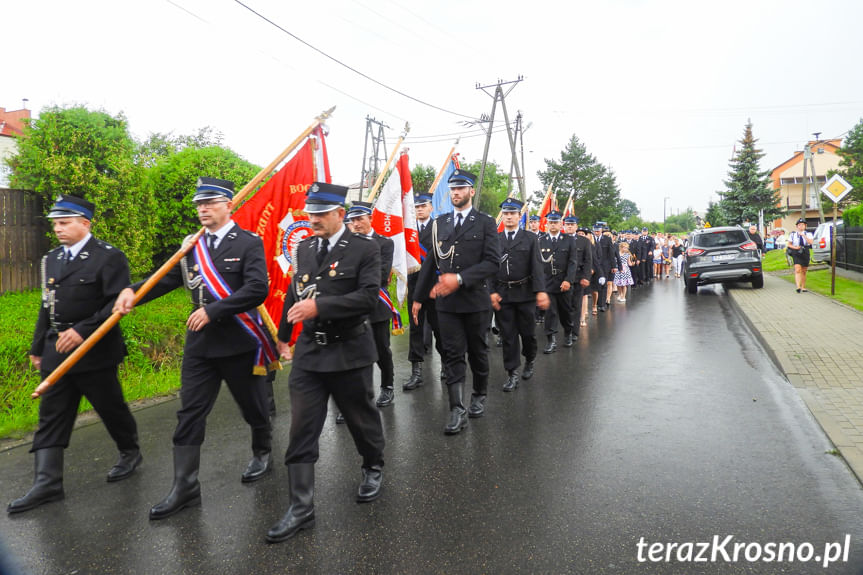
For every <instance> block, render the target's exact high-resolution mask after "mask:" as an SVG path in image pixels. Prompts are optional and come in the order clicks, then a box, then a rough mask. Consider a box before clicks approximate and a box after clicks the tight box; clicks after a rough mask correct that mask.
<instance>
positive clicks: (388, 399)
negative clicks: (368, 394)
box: [375, 387, 396, 407]
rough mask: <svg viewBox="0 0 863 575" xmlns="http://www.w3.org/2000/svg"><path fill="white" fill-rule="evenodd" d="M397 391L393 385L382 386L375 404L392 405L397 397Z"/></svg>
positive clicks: (381, 405)
mask: <svg viewBox="0 0 863 575" xmlns="http://www.w3.org/2000/svg"><path fill="white" fill-rule="evenodd" d="M395 396H396V394H395V391H393V388H391V387H382V388H381V394H380V395H379V396H378V400H377V401H376V402H375V405H377V406H378V407H386V406H388V405H392V403H393V399H395Z"/></svg>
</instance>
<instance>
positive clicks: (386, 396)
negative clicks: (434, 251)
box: [347, 202, 395, 407]
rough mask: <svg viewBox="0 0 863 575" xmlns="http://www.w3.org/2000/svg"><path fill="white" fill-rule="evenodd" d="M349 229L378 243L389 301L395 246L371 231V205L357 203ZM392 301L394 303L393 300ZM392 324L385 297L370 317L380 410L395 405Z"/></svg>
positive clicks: (381, 298)
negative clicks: (376, 353)
mask: <svg viewBox="0 0 863 575" xmlns="http://www.w3.org/2000/svg"><path fill="white" fill-rule="evenodd" d="M347 217H348V219H349V220H350V229H351V230H352V231H353V232H354V233H356V234H360V235H363V236H368V237H370V238H371V239H373V240H374V241H375V243H376V244H377V246H378V248H380V250H381V293H382V294H385V295H386V299H387V300H390V297H389V292H388V290H389V285H390V273H391V272H392V268H393V253H394V251H395V244H394V243H393V241H392V240H391V239H389V238H387V237H384V236H382V235H380V234H378V233H377V232H375V231H374V230H373V229H372V205H371V204H370V203H368V202H354V203H353V204H352V205H351V207H350V209H349V210H348V214H347ZM390 301H391V300H390ZM392 320H393V310H392V309H391V308H390V307H389V306H388V305H387V303H386V301H385V300H384V299H383V297H378V298H377V302H376V303H375V309H374V311H372V313H371V314H369V322H370V323H371V326H372V334H373V335H374V338H375V348H377V351H378V367H379V368H380V370H381V393H380V395H379V396H378V399H377V401H376V402H375V403H376V404H377V406H378V407H386V406H388V405H392V403H393V399H395V391H394V389H393V373H394V368H393V352H392V351H391V350H390V324H391V323H392Z"/></svg>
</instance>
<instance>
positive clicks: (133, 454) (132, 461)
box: [108, 449, 144, 483]
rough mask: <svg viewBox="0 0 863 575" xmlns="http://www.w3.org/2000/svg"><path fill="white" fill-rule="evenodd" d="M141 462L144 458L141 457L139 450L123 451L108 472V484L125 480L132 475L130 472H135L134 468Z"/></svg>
mask: <svg viewBox="0 0 863 575" xmlns="http://www.w3.org/2000/svg"><path fill="white" fill-rule="evenodd" d="M142 461H144V458H143V457H142V456H141V450H140V449H124V450H123V451H121V452H120V459H118V460H117V463H115V464H114V467H112V468H111V471H109V472H108V483H113V482H114V481H120V480H121V479H126V478H127V477H129V476H130V475H132V472H133V471H135V468H136V467H138V466H139V465H140V464H141V462H142Z"/></svg>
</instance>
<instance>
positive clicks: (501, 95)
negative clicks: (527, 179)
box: [475, 76, 525, 205]
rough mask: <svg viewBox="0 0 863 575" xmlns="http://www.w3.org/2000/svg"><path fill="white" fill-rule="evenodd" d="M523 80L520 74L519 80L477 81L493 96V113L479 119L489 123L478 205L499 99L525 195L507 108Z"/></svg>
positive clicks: (515, 166)
mask: <svg viewBox="0 0 863 575" xmlns="http://www.w3.org/2000/svg"><path fill="white" fill-rule="evenodd" d="M522 80H524V77H523V76H519V77H518V79H517V80H512V81H509V82H504V81H503V80H498V81H497V83H496V84H489V85H487V86H480V85H479V82H477V84H476V89H477V90H482V91H483V92H485V93H486V94H488V95H489V96H491V98H492V105H491V114H490V115H488V116H486V115H485V114H483V115H482V116H481V117H480V120H479V121H480V123H483V124H484V123H488V128H487V129H486V137H485V149H484V150H483V153H482V164H481V166H480V169H479V182H478V183H477V186H476V198H475V201H476V204H477V205H479V196H480V193H482V181H483V178H484V177H485V165H486V163H487V162H488V148H489V145H490V144H491V134H492V131H493V130H494V116H495V112H496V111H497V103H498V101H500V107H501V109H502V110H503V119H504V122H505V124H506V134H507V136H508V138H509V148H510V152H511V153H512V164H513V166H514V168H515V176H516V178H517V179H518V187H519V195H520V196H521V197H522V198H524V197H525V192H524V180H523V178H522V176H521V166H520V165H519V162H518V159H517V158H518V156H517V155H516V152H515V140H516V138H515V135H514V134H513V130H512V126H511V125H510V123H509V113H508V112H507V110H506V97H507V96H508V95H509V93H510V92H512V90H513V88H515V86H516V85H517V84H518V83H519V82H521V81H522ZM503 86H509V87H508V88H507V89H506V91H505V92H504V89H503ZM490 88H494V93H491V92H489V89H490Z"/></svg>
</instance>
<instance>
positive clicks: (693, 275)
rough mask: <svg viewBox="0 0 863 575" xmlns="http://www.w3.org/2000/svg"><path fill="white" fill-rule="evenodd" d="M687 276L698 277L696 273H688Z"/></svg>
mask: <svg viewBox="0 0 863 575" xmlns="http://www.w3.org/2000/svg"><path fill="white" fill-rule="evenodd" d="M689 277H691V278H697V277H698V273H693V274H689Z"/></svg>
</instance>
